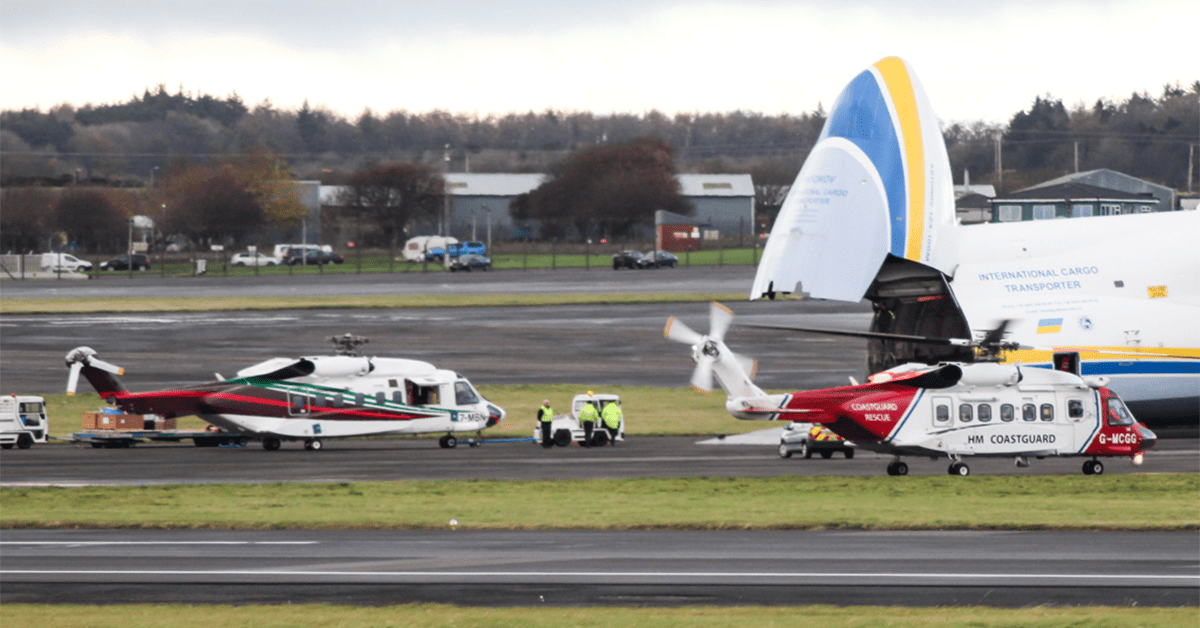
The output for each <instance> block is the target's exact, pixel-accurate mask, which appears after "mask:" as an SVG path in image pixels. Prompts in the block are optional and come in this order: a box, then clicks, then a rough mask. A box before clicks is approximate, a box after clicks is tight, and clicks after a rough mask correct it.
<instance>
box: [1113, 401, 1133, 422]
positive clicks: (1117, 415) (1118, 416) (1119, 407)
mask: <svg viewBox="0 0 1200 628" xmlns="http://www.w3.org/2000/svg"><path fill="white" fill-rule="evenodd" d="M1133 423H1134V420H1133V415H1132V414H1130V412H1129V408H1126V407H1125V403H1124V402H1122V401H1121V400H1120V398H1118V397H1109V398H1108V424H1109V425H1133Z"/></svg>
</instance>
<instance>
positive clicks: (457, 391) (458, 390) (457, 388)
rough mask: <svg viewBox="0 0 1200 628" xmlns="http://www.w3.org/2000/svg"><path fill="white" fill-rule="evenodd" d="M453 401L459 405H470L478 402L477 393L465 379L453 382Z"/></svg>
mask: <svg viewBox="0 0 1200 628" xmlns="http://www.w3.org/2000/svg"><path fill="white" fill-rule="evenodd" d="M454 403H456V404H458V405H460V406H470V405H474V404H477V403H479V395H477V394H475V389H474V388H471V385H470V384H468V383H467V382H466V380H461V379H460V380H458V381H457V382H454Z"/></svg>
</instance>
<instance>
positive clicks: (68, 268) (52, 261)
mask: <svg viewBox="0 0 1200 628" xmlns="http://www.w3.org/2000/svg"><path fill="white" fill-rule="evenodd" d="M42 270H44V271H48V272H52V273H59V272H62V273H75V272H84V273H86V272H91V270H92V263H91V262H89V261H87V260H82V259H79V258H78V257H75V256H74V255H71V254H70V253H42Z"/></svg>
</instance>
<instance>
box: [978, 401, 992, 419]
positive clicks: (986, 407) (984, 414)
mask: <svg viewBox="0 0 1200 628" xmlns="http://www.w3.org/2000/svg"><path fill="white" fill-rule="evenodd" d="M991 420H992V405H991V404H988V403H981V404H979V422H980V423H987V422H989V421H991Z"/></svg>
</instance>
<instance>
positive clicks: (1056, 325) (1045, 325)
mask: <svg viewBox="0 0 1200 628" xmlns="http://www.w3.org/2000/svg"><path fill="white" fill-rule="evenodd" d="M1060 331H1062V319H1061V318H1043V319H1041V320H1039V321H1038V328H1037V333H1039V334H1057V333H1058V332H1060Z"/></svg>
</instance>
